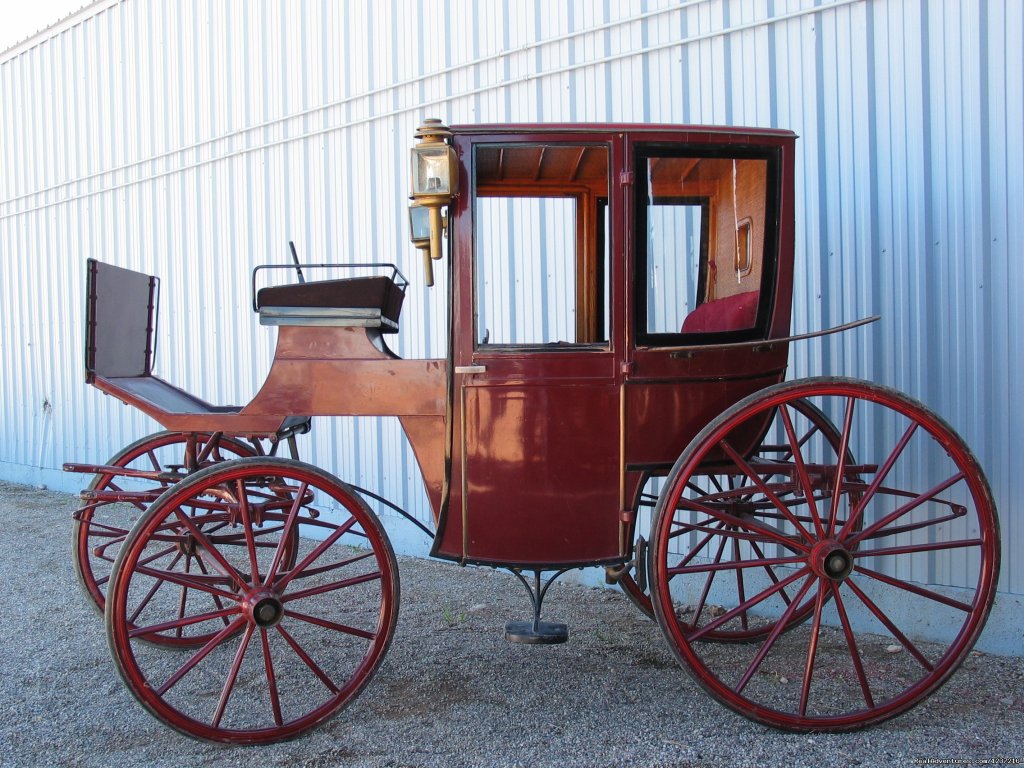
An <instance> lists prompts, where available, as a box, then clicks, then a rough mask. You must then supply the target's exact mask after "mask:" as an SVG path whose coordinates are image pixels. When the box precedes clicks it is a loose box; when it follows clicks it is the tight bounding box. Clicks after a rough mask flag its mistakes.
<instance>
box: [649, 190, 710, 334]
mask: <svg viewBox="0 0 1024 768" xmlns="http://www.w3.org/2000/svg"><path fill="white" fill-rule="evenodd" d="M704 209H705V206H704V205H703V204H701V203H700V202H696V203H688V202H672V201H671V200H664V199H663V200H655V201H654V204H653V205H652V206H651V207H650V209H649V210H648V214H647V330H648V332H649V333H679V332H680V330H681V329H682V327H683V319H684V318H685V317H686V316H687V315H688V314H689V313H690V311H691V310H692V309H693V308H694V307H695V306H696V302H697V293H696V292H697V284H698V277H699V270H700V264H701V256H702V254H703V252H704V248H705V246H706V242H705V238H706V234H707V230H706V226H705V225H706V222H705V217H704Z"/></svg>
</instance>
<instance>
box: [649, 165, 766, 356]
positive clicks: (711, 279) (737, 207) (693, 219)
mask: <svg viewBox="0 0 1024 768" xmlns="http://www.w3.org/2000/svg"><path fill="white" fill-rule="evenodd" d="M643 161H644V162H643V163H642V164H641V167H640V171H641V173H643V174H645V178H646V185H647V206H646V210H641V212H640V215H642V216H644V217H645V221H646V224H645V227H646V233H645V234H646V237H644V238H643V239H642V240H641V247H643V248H644V249H645V252H644V253H643V254H641V255H640V259H639V261H640V263H641V264H642V265H643V268H644V269H645V271H646V275H644V277H643V279H642V280H638V293H639V296H638V302H639V305H640V308H641V310H642V311H641V313H640V315H639V316H638V324H640V325H641V328H640V338H641V341H644V340H646V341H648V342H649V341H652V339H648V338H646V337H647V336H648V335H650V336H654V335H659V336H661V337H662V339H663V341H661V343H667V344H672V343H679V340H678V339H671V338H668V337H667V336H666V334H669V335H675V336H678V335H679V334H692V333H702V334H703V333H727V332H734V331H743V330H749V329H752V328H754V326H755V325H756V321H757V315H758V306H759V304H760V291H761V285H762V277H763V275H764V270H763V265H764V261H765V221H766V213H765V206H766V201H767V197H768V186H767V184H768V160H766V159H763V158H751V157H735V158H732V157H719V156H714V157H710V156H709V157H673V156H666V157H645V158H643ZM653 340H655V341H658V339H657V338H655V339H653Z"/></svg>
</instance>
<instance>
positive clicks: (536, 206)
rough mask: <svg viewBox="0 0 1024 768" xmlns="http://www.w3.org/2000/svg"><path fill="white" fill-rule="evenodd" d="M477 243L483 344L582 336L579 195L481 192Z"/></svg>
mask: <svg viewBox="0 0 1024 768" xmlns="http://www.w3.org/2000/svg"><path fill="white" fill-rule="evenodd" d="M476 249H477V256H476V283H477V285H476V289H477V290H476V310H477V341H478V342H479V343H481V344H550V343H554V342H573V341H575V339H576V202H575V200H573V199H572V198H560V197H481V198H478V199H477V201H476Z"/></svg>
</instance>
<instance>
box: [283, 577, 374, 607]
mask: <svg viewBox="0 0 1024 768" xmlns="http://www.w3.org/2000/svg"><path fill="white" fill-rule="evenodd" d="M380 577H381V573H380V571H374V572H373V573H364V574H360V575H359V576H353V577H351V578H348V579H343V580H341V581H332V582H331V583H330V584H322V585H318V586H315V587H310V588H309V589H300V590H299V591H298V592H292V593H291V594H288V595H283V596H282V597H281V602H282V603H290V602H292V601H293V600H302V599H303V598H306V597H314V596H316V595H322V594H325V593H327V592H334V591H335V590H338V589H345V587H353V586H355V585H357V584H365V583H367V582H368V581H377V580H378V579H380Z"/></svg>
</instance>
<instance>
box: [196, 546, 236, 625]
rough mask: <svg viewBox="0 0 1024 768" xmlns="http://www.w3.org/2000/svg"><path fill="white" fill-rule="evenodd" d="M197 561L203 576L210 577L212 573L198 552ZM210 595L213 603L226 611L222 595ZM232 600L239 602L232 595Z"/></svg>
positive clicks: (226, 621) (225, 620) (225, 621)
mask: <svg viewBox="0 0 1024 768" xmlns="http://www.w3.org/2000/svg"><path fill="white" fill-rule="evenodd" d="M195 559H196V565H198V566H199V570H200V571H202V572H203V575H204V576H209V575H210V572H209V571H208V570H206V566H205V565H203V558H201V557H200V556H199V553H198V552H196V556H195ZM209 594H210V597H212V598H213V602H214V604H215V605H216V606H217V608H218V609H220V610H224V603H222V602H221V600H220V595H216V594H214V593H212V592H211V593H209ZM231 599H232V600H237V597H236V596H234V595H231ZM227 623H228V620H227V619H224V624H225V625H227Z"/></svg>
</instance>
